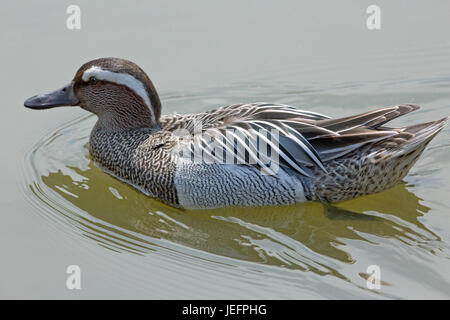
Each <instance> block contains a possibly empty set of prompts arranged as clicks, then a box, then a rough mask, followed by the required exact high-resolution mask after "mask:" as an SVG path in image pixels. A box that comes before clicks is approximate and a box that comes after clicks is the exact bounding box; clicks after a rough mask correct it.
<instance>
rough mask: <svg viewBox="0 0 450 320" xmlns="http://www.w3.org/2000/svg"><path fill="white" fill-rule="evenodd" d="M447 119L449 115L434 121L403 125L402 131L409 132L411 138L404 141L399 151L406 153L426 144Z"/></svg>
mask: <svg viewBox="0 0 450 320" xmlns="http://www.w3.org/2000/svg"><path fill="white" fill-rule="evenodd" d="M448 119H449V117H445V118H442V119H439V120H436V121H431V122H424V123H419V124H415V125H412V126H407V127H404V128H403V130H402V131H403V132H406V133H409V134H411V138H409V139H408V140H407V141H405V143H404V144H403V145H402V146H401V149H400V150H399V153H400V154H402V153H407V152H410V151H411V150H414V149H417V148H418V147H420V146H426V145H427V144H428V143H429V142H430V141H431V140H432V139H433V138H434V137H435V136H436V135H437V134H438V133H439V132H440V131H441V130H442V129H443V128H444V126H445V125H446V124H447V121H448Z"/></svg>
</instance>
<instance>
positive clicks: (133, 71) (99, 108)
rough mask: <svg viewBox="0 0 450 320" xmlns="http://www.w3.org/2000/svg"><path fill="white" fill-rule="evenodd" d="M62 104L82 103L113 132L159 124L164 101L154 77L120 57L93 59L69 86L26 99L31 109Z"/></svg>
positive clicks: (103, 125) (75, 104)
mask: <svg viewBox="0 0 450 320" xmlns="http://www.w3.org/2000/svg"><path fill="white" fill-rule="evenodd" d="M59 106H80V107H81V108H83V109H85V110H87V111H90V112H92V113H95V114H96V115H97V116H98V118H99V124H100V125H101V126H102V127H104V128H105V129H110V130H113V131H114V130H127V129H137V128H143V127H155V126H158V125H159V118H160V115H161V102H160V100H159V97H158V94H157V93H156V89H155V87H154V86H153V84H152V82H151V81H150V78H149V77H148V76H147V74H145V72H144V71H143V70H142V69H141V68H139V67H138V66H137V65H136V64H135V63H133V62H131V61H128V60H125V59H119V58H100V59H95V60H92V61H89V62H87V63H85V64H84V65H82V66H81V68H80V69H78V71H77V73H76V74H75V77H74V78H73V80H72V81H71V82H70V83H69V84H68V85H67V86H65V87H63V88H61V89H58V90H56V91H53V92H50V93H48V94H43V95H37V96H34V97H31V98H29V99H28V100H26V101H25V107H28V108H31V109H49V108H54V107H59Z"/></svg>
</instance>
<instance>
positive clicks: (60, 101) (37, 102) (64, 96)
mask: <svg viewBox="0 0 450 320" xmlns="http://www.w3.org/2000/svg"><path fill="white" fill-rule="evenodd" d="M78 103H79V101H78V99H77V97H75V94H74V93H73V82H71V83H69V84H68V85H67V86H65V87H64V88H61V89H58V90H55V91H53V92H50V93H46V94H39V95H37V96H33V97H31V98H29V99H27V100H26V101H25V103H24V106H25V107H27V108H30V109H37V110H40V109H50V108H54V107H61V106H75V105H77V104H78Z"/></svg>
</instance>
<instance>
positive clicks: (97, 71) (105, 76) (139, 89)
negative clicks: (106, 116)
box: [81, 66, 155, 120]
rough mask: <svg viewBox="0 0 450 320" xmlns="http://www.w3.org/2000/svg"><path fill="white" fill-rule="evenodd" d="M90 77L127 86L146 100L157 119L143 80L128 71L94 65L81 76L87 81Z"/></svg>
mask: <svg viewBox="0 0 450 320" xmlns="http://www.w3.org/2000/svg"><path fill="white" fill-rule="evenodd" d="M90 77H95V78H96V79H97V80H104V81H109V82H113V83H117V84H121V85H124V86H127V87H128V88H130V89H131V90H133V91H134V92H135V93H136V94H137V95H138V96H140V97H141V98H142V99H143V100H144V102H145V104H146V105H147V107H148V108H149V109H150V112H151V114H152V118H153V120H155V119H154V117H155V115H154V113H153V109H152V104H151V102H150V97H149V96H148V93H147V90H146V89H145V87H144V85H143V84H142V82H141V81H139V80H138V79H136V78H135V77H133V76H132V75H130V74H128V73H117V72H112V71H108V70H103V69H102V68H100V67H98V66H92V67H90V68H89V69H87V70H85V71H84V72H83V76H82V77H81V79H83V81H85V82H86V81H88V80H89V78H90Z"/></svg>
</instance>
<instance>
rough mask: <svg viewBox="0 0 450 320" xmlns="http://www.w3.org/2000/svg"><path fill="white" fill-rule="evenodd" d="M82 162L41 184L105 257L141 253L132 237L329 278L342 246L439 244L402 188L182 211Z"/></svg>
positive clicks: (344, 257) (345, 258) (346, 256)
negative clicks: (343, 198)
mask: <svg viewBox="0 0 450 320" xmlns="http://www.w3.org/2000/svg"><path fill="white" fill-rule="evenodd" d="M85 161H86V162H85V164H86V163H87V164H88V165H87V167H88V169H86V166H85V165H83V168H84V169H80V168H78V167H66V168H65V170H64V174H63V173H62V171H61V170H60V171H58V172H53V173H49V174H48V175H46V176H43V177H42V181H43V183H44V184H45V185H46V186H47V187H49V188H51V189H52V190H54V191H55V192H57V193H58V194H59V195H60V196H61V197H62V198H64V199H65V200H66V201H68V202H70V203H71V204H72V205H74V206H75V207H76V208H79V209H80V210H82V211H84V212H85V213H87V214H88V215H80V216H82V219H80V218H79V217H77V219H75V220H76V221H78V224H81V225H83V228H82V229H83V234H84V235H86V236H87V237H90V238H92V239H95V240H96V241H97V242H98V243H99V244H101V245H103V246H105V247H108V248H111V249H113V250H118V251H120V250H129V251H132V252H135V253H138V254H145V252H147V251H148V250H149V249H148V246H146V243H148V241H149V240H148V237H142V239H141V238H140V237H139V235H145V236H149V237H151V238H160V239H167V240H170V241H173V242H177V243H180V244H183V245H187V246H190V247H193V248H196V249H200V250H204V251H207V252H210V253H214V254H218V255H222V256H227V257H232V258H237V259H243V260H248V261H256V262H262V263H266V264H271V265H278V266H279V265H282V266H284V267H287V268H294V269H305V270H306V269H307V270H313V271H315V272H317V273H334V271H333V268H332V267H330V265H332V264H333V261H335V260H334V259H336V260H338V261H340V262H344V263H351V262H353V261H354V259H355V258H354V257H352V256H351V255H350V253H348V252H346V251H345V243H346V240H348V239H351V240H360V241H365V242H368V243H372V242H373V238H374V237H373V236H376V237H383V238H395V239H408V241H407V242H405V243H407V244H408V245H411V244H414V243H415V242H416V243H419V242H420V243H423V242H426V241H436V240H439V239H438V237H437V236H436V235H435V234H433V233H432V232H431V231H430V230H428V229H427V228H426V227H425V226H424V225H423V224H422V223H421V222H420V221H419V219H418V218H419V217H420V216H422V215H423V214H424V213H426V212H428V211H429V208H428V207H426V206H424V205H422V204H421V203H420V199H419V198H418V197H417V196H415V195H414V193H412V192H410V191H409V190H408V188H407V186H406V185H405V184H399V185H397V186H396V187H394V188H393V189H391V190H389V191H386V192H383V193H380V194H374V195H370V196H365V197H361V198H357V199H354V200H351V201H347V202H343V203H339V204H336V205H322V204H320V203H305V204H299V205H291V206H278V207H265V208H224V209H216V210H206V211H205V210H199V211H184V210H179V209H175V208H172V207H169V206H166V205H164V204H162V203H160V202H158V201H156V200H153V199H150V198H148V197H147V196H145V195H143V194H141V193H140V192H138V191H136V190H134V189H133V188H131V187H129V186H127V185H125V184H123V183H121V182H119V181H117V180H115V179H114V178H112V177H110V176H108V175H107V174H105V173H103V172H102V171H100V170H99V169H98V168H97V167H96V166H95V165H94V164H93V163H92V162H91V161H90V160H88V159H85ZM70 171H72V172H73V174H68V172H70ZM74 177H76V178H74ZM72 212H73V214H74V215H76V210H75V211H74V210H72ZM86 216H87V217H88V218H86ZM67 217H68V218H71V216H70V215H67ZM89 217H92V219H90V218H89ZM83 219H84V220H86V223H83ZM97 219H99V220H97ZM88 220H91V221H88ZM98 221H102V222H104V223H99V222H98ZM116 228H117V229H116ZM119 229H122V230H123V229H125V230H129V231H132V232H131V233H129V234H128V233H124V232H122V231H120V230H119ZM365 235H367V236H369V235H370V238H371V239H372V240H369V239H368V238H369V237H366V236H365ZM376 237H375V238H376ZM119 238H120V241H118V240H117V239H119ZM128 244H129V245H128ZM131 248H133V249H131Z"/></svg>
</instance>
